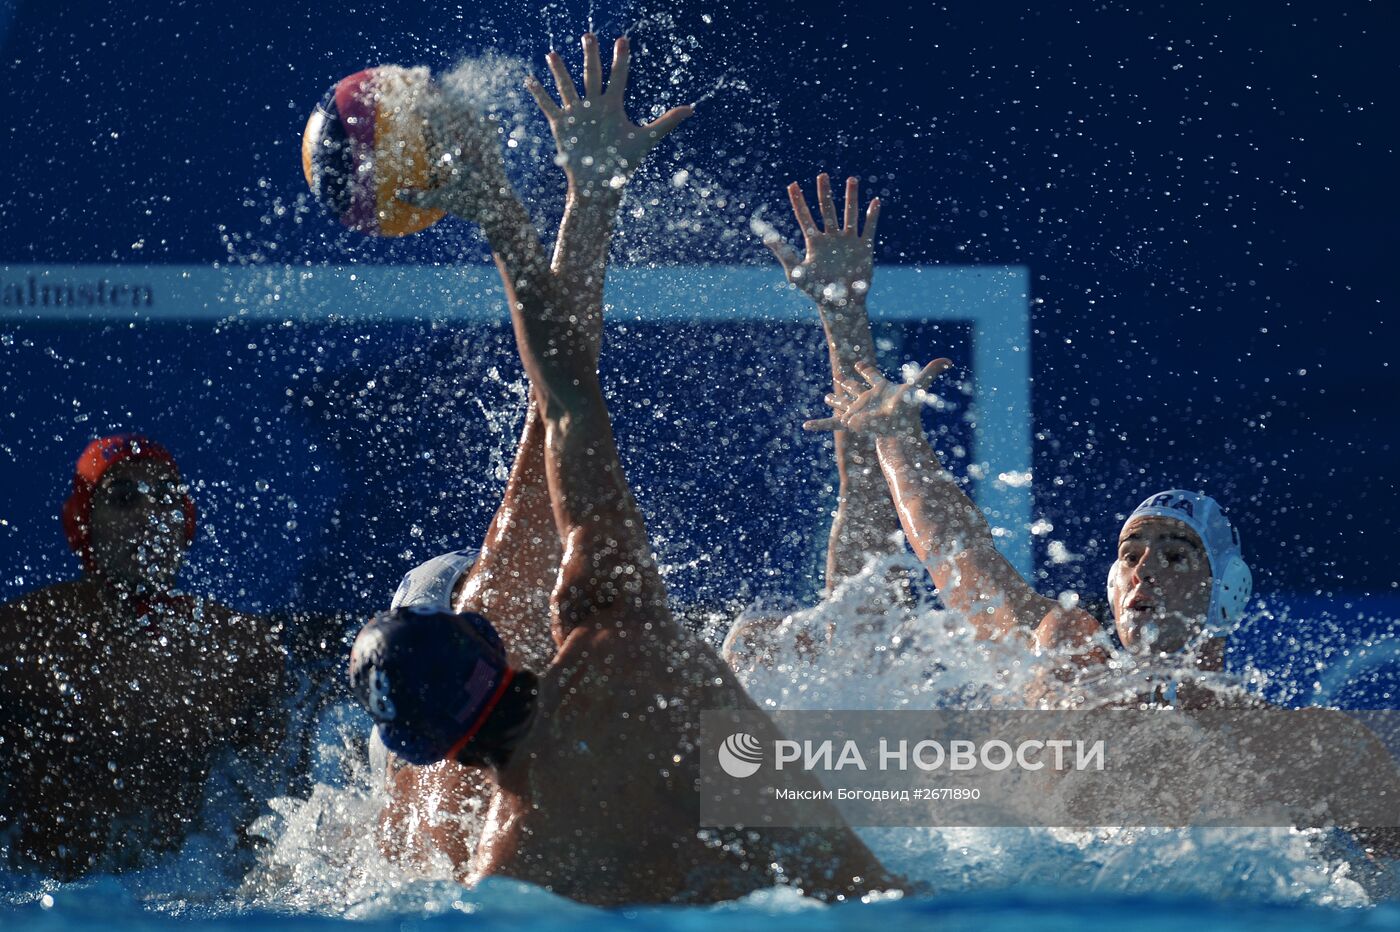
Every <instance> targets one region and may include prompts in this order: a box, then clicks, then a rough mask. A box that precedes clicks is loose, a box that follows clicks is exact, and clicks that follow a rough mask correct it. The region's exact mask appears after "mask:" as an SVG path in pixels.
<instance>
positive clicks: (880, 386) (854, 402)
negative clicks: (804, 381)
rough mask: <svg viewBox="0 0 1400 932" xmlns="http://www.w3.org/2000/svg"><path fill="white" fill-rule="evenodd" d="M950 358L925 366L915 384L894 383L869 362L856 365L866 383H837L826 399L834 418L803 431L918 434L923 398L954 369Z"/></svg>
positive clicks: (806, 426)
mask: <svg viewBox="0 0 1400 932" xmlns="http://www.w3.org/2000/svg"><path fill="white" fill-rule="evenodd" d="M952 365H953V361H952V360H951V359H935V360H934V361H933V362H931V363H929V364H928V365H927V366H924V368H923V370H922V371H920V372H919V374H918V375H917V376H915V377H914V380H913V381H912V382H891V381H889V380H888V379H886V378H885V377H884V376H883V375H881V374H880V370H879V369H877V368H876V367H875V366H873V365H871V364H870V363H868V362H859V363H856V371H857V372H859V373H860V377H861V378H862V379H863V380H864V381H865V385H864V386H862V385H861V384H860V383H859V382H857V381H856V380H855V379H845V380H843V381H840V382H838V383H837V391H834V392H832V393H831V394H829V395H827V396H826V403H827V405H828V406H829V407H830V408H831V410H832V412H833V416H832V417H826V418H818V419H816V420H812V421H807V422H806V423H804V424H803V425H802V428H803V429H804V430H813V431H819V430H849V431H852V432H855V433H864V434H873V435H877V436H895V435H902V434H903V435H907V434H916V435H917V434H919V433H920V432H921V427H920V424H919V411H920V408H921V406H922V398H921V397H920V396H921V395H922V394H923V393H924V392H925V391H926V390H927V389H928V387H929V386H930V385H932V384H933V380H934V379H936V378H938V377H939V376H940V375H942V374H943V373H944V372H945V371H947V370H948V369H950V368H952Z"/></svg>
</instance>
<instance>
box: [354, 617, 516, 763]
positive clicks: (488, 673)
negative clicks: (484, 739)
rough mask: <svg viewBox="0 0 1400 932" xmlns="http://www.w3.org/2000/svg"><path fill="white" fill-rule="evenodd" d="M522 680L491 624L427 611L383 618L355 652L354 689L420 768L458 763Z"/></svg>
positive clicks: (359, 639) (385, 734)
mask: <svg viewBox="0 0 1400 932" xmlns="http://www.w3.org/2000/svg"><path fill="white" fill-rule="evenodd" d="M514 676H515V671H514V670H512V669H511V668H510V666H509V664H508V663H507V660H506V650H505V648H504V647H503V646H502V645H501V639H500V636H499V635H498V634H497V633H496V629H495V628H494V627H492V625H491V622H490V621H488V620H487V619H486V618H485V617H483V616H481V615H478V614H475V613H466V614H460V615H458V614H454V613H451V612H443V611H437V610H434V609H424V608H398V609H394V610H392V611H388V612H381V613H380V614H378V615H375V616H374V617H373V618H371V619H370V621H369V624H367V625H365V626H364V627H363V628H362V629H360V633H359V635H358V636H356V638H355V645H354V647H352V648H351V649H350V690H351V692H353V693H354V695H355V698H356V699H358V700H359V701H360V704H361V705H363V706H364V707H365V709H366V710H367V711H368V712H369V714H370V717H371V718H373V719H374V722H375V724H376V725H377V726H378V727H379V736H380V738H381V739H383V741H384V745H385V746H386V747H387V748H388V749H389V750H391V751H393V752H394V753H395V754H397V755H398V756H399V757H401V758H403V759H404V760H406V761H408V762H409V763H412V764H433V763H436V762H438V761H440V760H443V759H446V758H455V757H456V756H457V755H458V754H460V753H461V752H462V750H463V749H464V748H466V747H467V745H468V744H469V743H470V742H471V740H472V738H473V737H475V735H476V733H477V732H478V731H479V730H480V729H481V726H482V725H484V724H485V723H486V720H487V719H488V718H489V717H490V716H491V712H492V711H493V710H494V709H495V708H496V704H497V703H498V702H499V701H500V699H501V696H503V695H504V694H505V691H506V689H507V688H508V687H509V686H510V682H511V680H512V679H513V678H514Z"/></svg>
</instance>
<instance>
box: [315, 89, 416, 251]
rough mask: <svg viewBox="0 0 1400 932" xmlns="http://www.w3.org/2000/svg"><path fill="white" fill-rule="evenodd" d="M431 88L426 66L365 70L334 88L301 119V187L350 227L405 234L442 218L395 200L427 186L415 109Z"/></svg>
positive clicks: (388, 233)
mask: <svg viewBox="0 0 1400 932" xmlns="http://www.w3.org/2000/svg"><path fill="white" fill-rule="evenodd" d="M431 83H432V79H431V77H430V76H429V74H428V69H426V68H401V67H398V66H396V65H382V66H380V67H378V68H367V69H365V70H364V71H359V72H356V73H355V74H352V75H350V76H349V77H348V78H344V79H342V80H341V81H339V82H337V83H336V85H335V86H334V87H332V88H331V89H330V91H329V92H328V93H327V94H326V96H325V98H324V99H323V100H322V101H321V103H320V104H319V105H318V106H317V107H316V110H315V111H314V112H313V113H312V114H311V119H309V120H307V121H306V130H305V132H304V133H303V134H302V138H301V167H302V171H303V172H304V173H305V174H306V183H307V184H308V185H310V186H311V192H312V193H313V194H315V195H316V197H317V199H319V200H320V201H321V202H322V203H323V204H325V205H326V206H327V207H328V208H329V209H330V211H331V212H332V213H333V214H335V216H336V217H337V218H338V219H339V220H340V222H341V223H343V224H345V225H346V226H347V227H349V228H350V229H352V230H358V231H360V232H361V233H369V234H371V235H374V236H407V235H408V234H410V233H417V232H418V231H419V230H423V229H426V228H427V227H430V226H432V225H433V224H434V223H437V222H438V221H439V220H441V219H442V217H443V212H442V211H440V210H426V209H420V208H418V207H414V206H413V205H412V204H408V203H405V202H404V201H401V200H399V199H398V198H397V197H396V196H395V195H396V194H397V192H399V191H401V190H403V189H405V188H424V187H427V186H428V181H429V175H428V172H429V166H430V164H431V158H430V155H429V152H428V141H427V135H426V133H425V122H424V119H423V117H422V115H421V111H420V108H419V104H420V102H421V101H422V100H423V97H424V95H425V94H427V93H430V92H431V91H432V88H431Z"/></svg>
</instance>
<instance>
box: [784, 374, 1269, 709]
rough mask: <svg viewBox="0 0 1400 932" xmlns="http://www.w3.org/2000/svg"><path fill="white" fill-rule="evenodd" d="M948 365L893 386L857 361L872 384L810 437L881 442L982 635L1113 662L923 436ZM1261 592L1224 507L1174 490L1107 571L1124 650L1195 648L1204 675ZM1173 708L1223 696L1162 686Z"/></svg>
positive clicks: (909, 505) (896, 490) (908, 522)
mask: <svg viewBox="0 0 1400 932" xmlns="http://www.w3.org/2000/svg"><path fill="white" fill-rule="evenodd" d="M951 365H952V363H951V362H950V361H949V360H947V359H938V360H934V361H933V362H931V363H929V364H928V365H927V366H925V367H924V369H923V371H922V372H921V373H919V375H918V377H917V378H915V379H914V380H913V381H912V382H910V383H908V384H899V383H894V382H890V381H888V380H886V379H885V378H884V377H883V376H882V375H881V374H880V372H879V370H878V369H876V368H875V367H874V366H873V365H870V364H869V363H860V364H858V365H857V369H858V372H859V374H860V377H861V380H862V381H863V383H864V384H862V382H861V381H857V380H855V379H845V380H842V381H839V382H838V385H837V391H836V392H834V393H833V394H832V395H829V396H828V397H827V403H828V404H829V405H830V406H831V408H832V410H833V416H832V417H829V418H822V419H818V420H814V421H808V422H807V424H806V425H804V426H805V427H807V429H809V430H840V431H848V432H854V433H858V434H864V435H867V436H871V437H874V438H875V448H876V452H877V455H878V457H879V461H880V468H881V470H882V472H883V473H884V476H885V480H886V482H887V484H888V485H889V490H890V495H891V497H892V498H893V501H894V504H895V509H896V511H897V512H898V513H899V518H900V523H901V524H902V526H903V528H904V533H905V535H906V536H907V537H908V539H909V542H910V544H911V545H912V546H913V548H914V551H915V553H917V554H918V556H919V558H920V560H922V561H923V563H924V565H925V566H926V567H927V568H928V570H929V573H930V575H931V576H932V577H933V581H934V585H935V586H936V587H937V588H938V591H939V595H940V597H941V598H942V599H943V601H944V603H945V604H946V605H947V606H948V607H949V608H951V609H953V610H954V611H957V612H959V613H960V614H963V615H965V616H966V617H967V618H968V619H969V620H970V621H971V622H972V624H973V625H974V626H975V628H976V630H977V632H978V634H979V635H980V636H981V637H983V638H986V639H989V640H1000V639H1002V638H1004V637H1007V636H1008V635H1012V634H1013V633H1016V632H1026V631H1029V632H1031V633H1032V636H1033V638H1034V642H1035V644H1036V646H1037V647H1038V648H1039V649H1041V650H1056V651H1063V652H1065V653H1069V654H1072V655H1073V657H1074V661H1075V664H1076V665H1078V666H1086V665H1089V664H1092V663H1095V662H1101V661H1103V660H1105V659H1107V652H1106V651H1104V650H1103V649H1102V647H1100V646H1099V644H1098V643H1096V642H1101V638H1100V637H1099V635H1100V634H1101V632H1102V626H1101V625H1100V623H1099V621H1098V620H1097V619H1095V618H1094V617H1093V616H1092V615H1091V614H1089V613H1088V612H1087V611H1085V610H1084V609H1082V608H1080V607H1078V606H1077V605H1076V604H1062V603H1061V602H1059V601H1057V600H1054V599H1051V598H1047V597H1046V596H1043V595H1040V594H1039V593H1037V592H1036V591H1035V590H1034V589H1033V588H1032V587H1031V585H1030V584H1029V583H1028V582H1026V581H1025V580H1024V579H1023V578H1022V577H1021V575H1020V574H1019V573H1018V572H1017V571H1016V569H1015V567H1013V566H1012V565H1011V564H1010V563H1009V562H1008V561H1007V560H1006V558H1005V557H1003V556H1002V555H1001V554H1000V553H999V552H998V551H997V549H996V547H995V545H994V544H993V540H992V533H991V527H990V526H989V525H988V523H987V519H986V518H985V517H984V516H983V515H982V513H981V511H979V510H978V508H977V506H976V505H974V504H973V503H972V500H971V499H969V498H968V497H967V496H966V495H965V494H964V493H963V491H962V490H961V489H960V488H958V484H957V482H956V481H955V480H954V479H953V477H952V475H951V474H950V473H949V472H948V471H947V470H946V469H945V468H944V467H943V465H942V463H941V462H939V459H938V456H937V454H936V453H935V452H934V450H933V448H932V447H931V446H930V445H929V443H928V441H927V439H926V438H925V437H924V434H923V429H922V426H921V425H920V418H919V412H920V410H921V407H922V396H923V393H924V391H925V390H926V389H927V388H928V386H929V385H930V384H931V383H932V382H933V380H934V379H935V378H936V377H937V376H938V375H939V374H941V373H942V372H943V371H945V370H946V369H948V368H949V367H951ZM1252 587H1253V581H1252V577H1251V575H1250V571H1249V567H1248V565H1247V564H1246V563H1245V562H1244V556H1243V554H1242V552H1241V550H1240V539H1239V534H1238V532H1237V531H1235V529H1234V528H1233V527H1232V526H1231V524H1230V522H1229V521H1228V520H1227V519H1226V518H1225V515H1224V514H1223V512H1222V511H1221V509H1220V506H1219V505H1218V504H1217V503H1216V502H1215V500H1214V499H1212V498H1210V497H1209V496H1207V495H1205V494H1202V493H1199V492H1188V491H1183V490H1180V489H1172V490H1169V491H1165V492H1160V493H1158V494H1156V495H1152V496H1150V497H1149V498H1147V499H1146V500H1145V501H1144V502H1143V503H1142V504H1141V505H1139V506H1138V507H1137V508H1135V509H1134V510H1133V512H1132V514H1131V515H1129V517H1128V520H1127V521H1126V522H1125V523H1124V525H1123V528H1122V530H1121V531H1120V532H1119V535H1118V556H1117V559H1116V560H1115V561H1114V563H1113V566H1112V567H1111V568H1110V571H1109V575H1108V601H1109V606H1110V609H1111V611H1112V614H1113V624H1114V629H1115V632H1116V634H1117V637H1118V639H1119V641H1120V642H1121V644H1122V646H1123V647H1124V648H1126V649H1127V650H1128V651H1129V652H1130V653H1133V654H1136V655H1139V656H1144V657H1146V656H1151V655H1161V654H1178V653H1181V652H1184V653H1185V655H1186V657H1187V659H1188V661H1189V662H1190V663H1191V664H1192V665H1194V666H1195V667H1196V668H1197V669H1199V670H1203V671H1216V670H1220V669H1222V668H1223V666H1224V643H1225V642H1224V637H1223V635H1224V634H1225V632H1227V631H1228V629H1229V627H1230V626H1231V625H1232V624H1233V623H1234V622H1235V621H1236V620H1238V619H1239V618H1240V616H1241V615H1242V613H1243V612H1244V609H1245V606H1246V605H1247V604H1248V602H1249V596H1250V593H1251V590H1252ZM1153 693H1154V695H1153V697H1152V698H1153V699H1154V700H1155V701H1158V702H1167V703H1169V704H1182V705H1187V706H1189V705H1195V704H1210V703H1211V702H1213V701H1214V695H1213V693H1211V692H1210V691H1208V690H1204V689H1200V688H1197V687H1194V686H1191V685H1185V688H1184V689H1183V690H1182V692H1181V693H1180V694H1179V695H1178V693H1177V691H1176V689H1175V686H1174V685H1170V686H1168V687H1167V688H1166V689H1161V690H1159V689H1154V690H1153Z"/></svg>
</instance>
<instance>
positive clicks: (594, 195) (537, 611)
mask: <svg viewBox="0 0 1400 932" xmlns="http://www.w3.org/2000/svg"><path fill="white" fill-rule="evenodd" d="M583 54H584V59H585V63H586V64H585V71H586V72H593V71H594V70H595V69H596V70H597V71H601V61H600V59H599V55H598V41H597V39H596V37H594V36H592V35H588V36H584V38H583ZM622 54H623V56H624V59H625V56H626V51H625V48H624V49H623V51H622ZM548 60H549V65H550V68H551V70H552V71H554V72H555V74H556V76H558V75H561V74H562V75H563V77H564V79H565V80H568V72H567V71H566V70H565V69H564V64H563V60H562V58H561V57H560V55H559V53H558V52H551V53H550V55H549V59H548ZM624 67H625V65H624ZM613 72H614V74H616V73H617V63H616V62H615V63H614V68H613ZM530 91H531V93H532V94H534V96H535V98H536V100H537V101H539V102H540V104H541V107H542V108H544V109H545V113H546V114H551V113H552V111H553V110H557V109H558V108H555V107H554V106H553V103H552V102H551V101H549V100H548V98H547V97H545V96H544V90H543V88H541V87H540V86H539V84H538V83H537V82H535V81H534V79H533V78H532V79H531V81H530ZM550 126H551V129H552V131H553V132H554V135H555V140H556V144H557V146H558V149H559V154H560V156H561V157H562V158H563V159H564V171H565V175H566V177H567V178H568V182H569V191H568V197H567V199H566V201H565V204H564V216H563V219H562V220H561V221H560V224H559V233H558V236H557V237H556V239H555V244H554V261H553V262H552V263H551V271H552V272H553V274H554V277H555V281H556V283H557V285H558V286H559V287H560V288H561V289H563V291H564V292H565V293H566V294H569V295H570V296H571V297H572V299H573V301H574V303H575V307H577V308H579V309H580V310H581V311H582V312H583V313H585V314H587V315H588V316H589V317H590V318H593V317H599V318H600V317H601V315H602V308H603V284H604V279H605V277H606V273H607V260H608V251H609V247H610V244H611V241H612V231H613V225H614V223H615V221H616V218H617V209H618V207H619V205H620V204H621V202H622V190H623V187H622V185H621V184H618V185H612V184H598V183H596V180H595V179H594V178H593V177H592V176H591V175H590V174H589V173H588V172H586V171H583V172H581V171H579V168H580V167H582V166H580V165H579V164H578V163H579V160H578V159H570V158H569V152H570V150H571V149H572V148H573V143H574V140H575V136H574V135H572V133H571V131H570V130H571V127H569V126H567V125H565V124H563V122H562V121H560V120H559V119H557V118H554V119H551V120H550ZM561 130H562V132H561ZM505 267H506V269H507V274H509V273H510V267H509V265H508V264H506V266H505ZM544 443H545V425H544V420H543V418H542V417H541V416H540V413H539V405H538V403H537V401H536V399H535V396H534V391H533V389H532V391H531V394H530V401H529V406H528V409H527V411H526V415H525V430H524V433H523V434H522V435H521V438H520V446H519V448H518V450H517V452H516V457H515V464H514V465H513V466H512V467H511V472H510V477H509V479H508V480H507V482H506V490H505V494H504V496H503V497H502V500H501V505H500V508H499V509H497V511H496V515H495V517H494V518H493V519H492V521H491V525H490V527H489V528H488V529H487V531H486V536H485V538H484V540H483V542H482V546H481V554H480V556H479V557H478V558H477V562H476V564H475V565H474V566H473V567H472V573H471V576H470V577H469V578H468V580H467V583H466V586H465V587H464V590H463V593H462V599H461V603H460V607H462V608H466V607H470V608H473V609H475V610H477V611H480V612H482V613H484V614H485V615H486V616H487V617H489V618H491V619H493V620H494V621H495V623H496V626H497V629H498V630H500V631H502V632H505V633H506V636H507V638H508V640H509V641H510V642H511V643H512V644H513V645H514V646H513V648H512V649H513V650H515V651H516V653H517V655H518V660H519V661H521V662H523V663H524V664H525V665H527V666H531V667H540V666H541V665H542V664H543V663H545V662H547V661H548V660H549V656H550V654H551V653H552V650H553V642H552V640H551V639H550V638H549V637H548V636H547V633H546V632H545V629H544V628H543V627H542V626H541V625H540V624H539V621H540V619H541V618H544V617H546V616H547V615H548V613H549V598H550V593H551V592H552V590H553V588H554V583H555V580H556V577H557V576H558V571H559V563H560V558H561V557H562V555H563V550H562V547H561V545H560V540H559V535H558V533H557V531H556V530H555V525H554V519H553V513H552V506H551V504H550V496H549V485H548V479H547V475H546V469H545V460H544Z"/></svg>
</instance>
